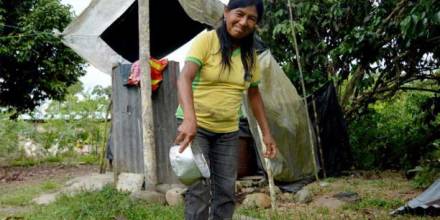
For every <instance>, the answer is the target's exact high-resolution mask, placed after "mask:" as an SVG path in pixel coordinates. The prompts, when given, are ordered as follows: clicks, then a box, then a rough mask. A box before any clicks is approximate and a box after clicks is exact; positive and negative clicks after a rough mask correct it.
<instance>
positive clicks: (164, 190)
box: [156, 183, 187, 194]
mask: <svg viewBox="0 0 440 220" xmlns="http://www.w3.org/2000/svg"><path fill="white" fill-rule="evenodd" d="M174 188H180V189H184V190H186V189H187V187H186V186H185V185H182V184H176V183H173V184H167V183H164V184H159V185H157V186H156V190H157V191H158V192H160V193H163V194H165V193H167V191H168V190H170V189H174Z"/></svg>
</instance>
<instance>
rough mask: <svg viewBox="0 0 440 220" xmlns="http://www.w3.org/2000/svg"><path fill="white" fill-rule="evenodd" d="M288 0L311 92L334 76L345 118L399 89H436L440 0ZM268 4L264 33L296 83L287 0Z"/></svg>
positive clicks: (354, 115)
mask: <svg viewBox="0 0 440 220" xmlns="http://www.w3.org/2000/svg"><path fill="white" fill-rule="evenodd" d="M291 2H292V3H293V5H292V6H291V7H292V11H293V17H294V19H293V20H294V21H293V23H294V25H293V26H294V28H295V32H296V34H297V36H296V37H297V39H298V44H299V51H300V54H301V55H300V56H301V63H302V65H303V69H304V75H305V81H306V87H307V91H308V94H310V93H312V92H313V91H314V90H315V89H317V88H318V87H320V86H321V85H322V84H324V83H325V82H328V81H333V82H334V84H335V85H336V86H337V88H338V91H339V96H340V97H339V98H340V104H341V106H342V108H343V110H344V112H345V116H346V117H347V119H348V120H352V119H353V118H355V117H356V116H357V115H360V114H362V113H364V112H365V110H366V109H367V107H368V105H369V104H371V103H374V102H376V101H377V100H383V99H386V98H390V97H392V96H394V95H395V94H396V92H398V91H401V90H423V91H430V92H433V93H437V94H438V93H440V91H439V85H440V72H435V71H436V70H438V69H439V65H440V63H439V58H440V1H436V0H419V1H412V0H386V1H377V0H370V1H349V0H310V1H299V0H291ZM266 3H267V4H266V5H267V9H268V10H267V13H266V16H265V19H266V20H265V24H264V25H263V26H262V31H261V35H262V38H263V40H264V41H265V42H267V43H268V45H269V47H270V48H271V50H272V53H273V54H274V56H275V57H276V59H277V60H278V61H279V62H280V63H281V64H282V66H283V68H284V70H285V72H286V73H287V74H288V76H289V77H290V79H291V80H292V81H293V83H294V84H295V85H296V86H297V88H300V87H299V83H298V82H299V77H298V76H299V74H298V67H297V66H296V62H295V59H296V56H295V53H294V46H293V37H292V33H293V31H292V29H291V26H290V23H289V14H288V13H289V12H288V8H287V4H286V1H274V0H271V1H269V0H268V1H266ZM280 45H283V46H280ZM415 81H420V82H422V83H426V84H435V86H430V87H431V88H425V87H423V86H422V87H411V86H410V85H412V84H411V83H412V82H415ZM303 95H307V94H303Z"/></svg>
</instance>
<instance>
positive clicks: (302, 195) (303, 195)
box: [295, 188, 312, 204]
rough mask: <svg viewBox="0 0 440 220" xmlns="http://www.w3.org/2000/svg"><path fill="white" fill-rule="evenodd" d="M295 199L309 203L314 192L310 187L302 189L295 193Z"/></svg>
mask: <svg viewBox="0 0 440 220" xmlns="http://www.w3.org/2000/svg"><path fill="white" fill-rule="evenodd" d="M295 200H296V202H299V203H303V204H305V203H309V202H311V201H312V193H310V191H309V190H308V189H305V188H303V189H301V190H300V191H298V192H296V194H295Z"/></svg>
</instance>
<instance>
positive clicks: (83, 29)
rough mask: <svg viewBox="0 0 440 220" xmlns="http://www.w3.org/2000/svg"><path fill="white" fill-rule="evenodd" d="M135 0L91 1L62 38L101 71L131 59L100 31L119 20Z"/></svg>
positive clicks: (108, 71)
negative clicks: (111, 43) (123, 54)
mask: <svg viewBox="0 0 440 220" xmlns="http://www.w3.org/2000/svg"><path fill="white" fill-rule="evenodd" d="M134 1H135V0H105V1H103V0H92V2H91V3H90V5H89V6H88V7H87V8H86V9H85V10H84V11H83V12H82V13H81V14H80V15H79V16H78V17H77V18H76V19H75V20H74V21H73V22H71V23H70V24H69V25H68V26H67V27H66V28H65V29H64V31H63V32H62V33H61V37H62V41H63V43H64V44H65V45H67V46H68V47H70V48H72V49H73V50H74V51H75V52H76V53H77V54H78V55H80V56H81V57H82V58H84V59H85V60H87V61H88V62H90V63H91V64H92V65H93V66H94V67H96V68H97V69H99V70H100V71H102V72H104V73H107V74H110V73H111V71H112V68H113V67H114V66H116V65H118V64H120V63H124V62H127V61H126V60H125V59H124V58H122V57H121V56H120V55H119V54H117V53H116V52H115V51H114V50H113V49H112V48H111V47H110V46H109V45H107V44H106V43H105V42H104V41H103V40H102V39H101V38H100V35H101V34H102V33H103V32H104V31H105V30H106V29H107V28H108V27H109V26H110V25H111V24H112V23H113V22H114V21H116V20H117V19H118V18H119V17H120V16H121V15H122V14H123V13H124V12H125V11H126V10H127V8H129V7H130V6H131V5H132V4H133V2H134Z"/></svg>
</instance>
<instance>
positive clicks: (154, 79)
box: [127, 58, 168, 92]
mask: <svg viewBox="0 0 440 220" xmlns="http://www.w3.org/2000/svg"><path fill="white" fill-rule="evenodd" d="M149 64H150V68H151V69H150V72H151V90H152V91H153V92H154V91H156V90H157V89H158V88H159V84H160V82H161V81H162V80H163V76H162V74H163V70H164V69H165V68H166V67H167V65H168V60H167V59H161V60H157V59H154V58H150V60H149ZM140 80H141V70H140V66H139V60H138V61H136V62H134V63H133V64H132V65H131V73H130V76H129V77H128V81H127V85H130V86H138V85H139V82H140Z"/></svg>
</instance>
